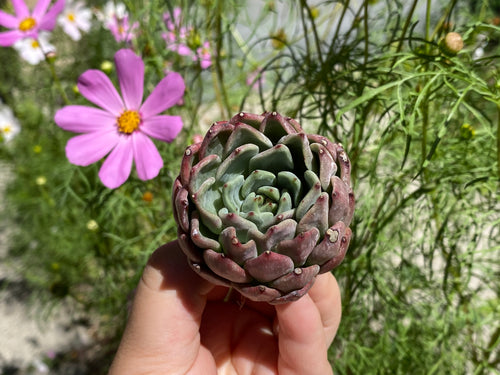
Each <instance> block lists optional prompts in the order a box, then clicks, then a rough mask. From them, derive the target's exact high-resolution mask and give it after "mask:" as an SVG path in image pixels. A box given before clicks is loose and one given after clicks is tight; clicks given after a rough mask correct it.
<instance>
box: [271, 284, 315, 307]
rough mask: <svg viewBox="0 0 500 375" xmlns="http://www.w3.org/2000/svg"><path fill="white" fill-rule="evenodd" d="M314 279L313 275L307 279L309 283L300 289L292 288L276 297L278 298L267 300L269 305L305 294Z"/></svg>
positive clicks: (285, 301) (289, 300) (291, 299)
mask: <svg viewBox="0 0 500 375" xmlns="http://www.w3.org/2000/svg"><path fill="white" fill-rule="evenodd" d="M315 280H316V277H313V279H312V280H311V281H309V283H307V284H306V285H305V286H304V287H302V288H301V289H298V290H292V291H291V292H290V293H287V294H285V295H283V296H281V297H278V298H275V299H273V300H272V301H269V303H270V304H271V305H279V304H282V303H288V302H293V301H297V300H298V299H299V298H300V297H302V296H303V295H305V294H306V293H307V292H308V291H309V289H311V287H312V286H313V284H314V281H315Z"/></svg>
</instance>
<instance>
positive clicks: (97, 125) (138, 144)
mask: <svg viewBox="0 0 500 375" xmlns="http://www.w3.org/2000/svg"><path fill="white" fill-rule="evenodd" d="M115 64H116V70H117V75H118V81H119V83H120V90H121V94H122V95H121V96H120V95H119V94H118V92H117V90H116V89H115V87H114V86H113V84H112V83H111V81H110V79H109V78H108V77H107V76H106V74H104V73H103V72H101V71H100V70H87V71H86V72H85V73H83V74H82V75H81V76H80V78H79V79H78V88H79V90H80V93H81V94H82V95H83V96H84V97H85V98H87V99H88V100H89V101H91V102H92V103H94V104H96V105H98V106H99V107H101V108H102V109H98V108H94V107H88V106H83V105H69V106H66V107H64V108H62V109H60V110H59V111H57V113H56V115H55V118H54V120H55V122H56V124H57V125H58V126H60V127H61V128H63V129H65V130H68V131H72V132H76V133H84V134H80V135H77V136H76V137H73V138H71V139H70V140H69V141H68V143H67V145H66V156H67V157H68V160H69V161H70V162H71V163H73V164H76V165H81V166H87V165H90V164H92V163H95V162H97V161H98V160H100V159H101V158H103V157H104V156H106V155H107V154H108V153H109V156H108V157H107V159H106V160H105V161H104V163H103V164H102V166H101V169H100V171H99V177H100V179H101V181H102V182H103V184H104V185H105V186H107V187H108V188H110V189H114V188H117V187H118V186H120V185H122V184H123V183H124V182H125V181H126V180H127V178H128V177H129V175H130V171H131V169H132V162H135V167H136V170H137V175H138V177H139V178H140V179H141V180H148V179H152V178H154V177H156V176H157V175H158V173H159V171H160V169H161V168H162V167H163V160H162V158H161V156H160V154H159V152H158V150H157V149H156V147H155V145H154V144H153V142H152V141H151V139H150V138H149V137H152V138H156V139H159V140H161V141H164V142H172V141H173V140H174V138H175V137H176V136H177V134H179V132H180V130H181V128H182V119H181V118H180V117H179V116H167V115H159V113H161V112H163V111H164V110H166V109H167V108H170V107H172V106H173V105H174V104H175V103H177V102H178V101H179V99H180V98H181V97H182V96H183V95H184V90H185V85H184V80H183V79H182V77H181V76H180V75H179V74H178V73H174V72H172V73H169V74H168V75H167V76H166V77H165V78H163V79H162V80H161V81H160V83H158V85H157V86H156V88H155V89H154V90H153V92H152V93H151V94H150V95H149V97H148V98H147V99H146V100H145V101H144V102H143V100H142V99H143V87H144V63H143V62H142V60H141V58H140V57H139V56H137V55H136V54H135V53H134V52H132V51H131V50H129V49H121V50H119V51H118V52H117V53H116V54H115Z"/></svg>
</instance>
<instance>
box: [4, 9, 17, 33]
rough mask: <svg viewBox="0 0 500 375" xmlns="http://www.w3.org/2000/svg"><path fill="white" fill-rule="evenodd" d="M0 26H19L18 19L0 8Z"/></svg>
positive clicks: (11, 27) (14, 27)
mask: <svg viewBox="0 0 500 375" xmlns="http://www.w3.org/2000/svg"><path fill="white" fill-rule="evenodd" d="M0 26H3V27H6V28H8V29H17V28H18V26H19V20H18V19H17V18H16V17H14V16H13V15H12V14H8V13H5V12H3V11H1V10H0Z"/></svg>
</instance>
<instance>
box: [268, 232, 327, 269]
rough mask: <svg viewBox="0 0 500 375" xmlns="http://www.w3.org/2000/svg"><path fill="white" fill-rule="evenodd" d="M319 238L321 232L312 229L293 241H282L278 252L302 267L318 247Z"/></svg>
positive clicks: (277, 247) (277, 248) (277, 249)
mask: <svg viewBox="0 0 500 375" xmlns="http://www.w3.org/2000/svg"><path fill="white" fill-rule="evenodd" d="M319 237H320V235H319V230H318V229H317V228H311V229H310V230H308V231H307V232H303V233H300V234H299V235H298V236H297V237H295V238H293V239H291V240H284V241H281V242H280V243H279V244H278V246H276V252H277V253H280V254H284V255H287V256H289V257H290V258H291V259H292V260H293V263H294V264H295V266H302V265H304V263H305V262H306V260H307V258H308V257H309V254H311V252H312V251H313V249H314V247H315V246H316V243H317V242H318V239H319Z"/></svg>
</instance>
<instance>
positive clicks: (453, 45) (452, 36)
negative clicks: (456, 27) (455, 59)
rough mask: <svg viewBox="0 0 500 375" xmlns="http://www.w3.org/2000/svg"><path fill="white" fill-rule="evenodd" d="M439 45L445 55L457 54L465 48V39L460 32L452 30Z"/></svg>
mask: <svg viewBox="0 0 500 375" xmlns="http://www.w3.org/2000/svg"><path fill="white" fill-rule="evenodd" d="M439 47H440V48H441V51H442V52H443V53H444V54H445V55H448V56H455V55H456V54H457V53H459V52H460V51H461V50H462V48H464V40H463V39H462V36H461V35H460V34H459V33H456V32H451V33H448V34H446V36H445V37H444V39H442V40H441V42H440V43H439Z"/></svg>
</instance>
